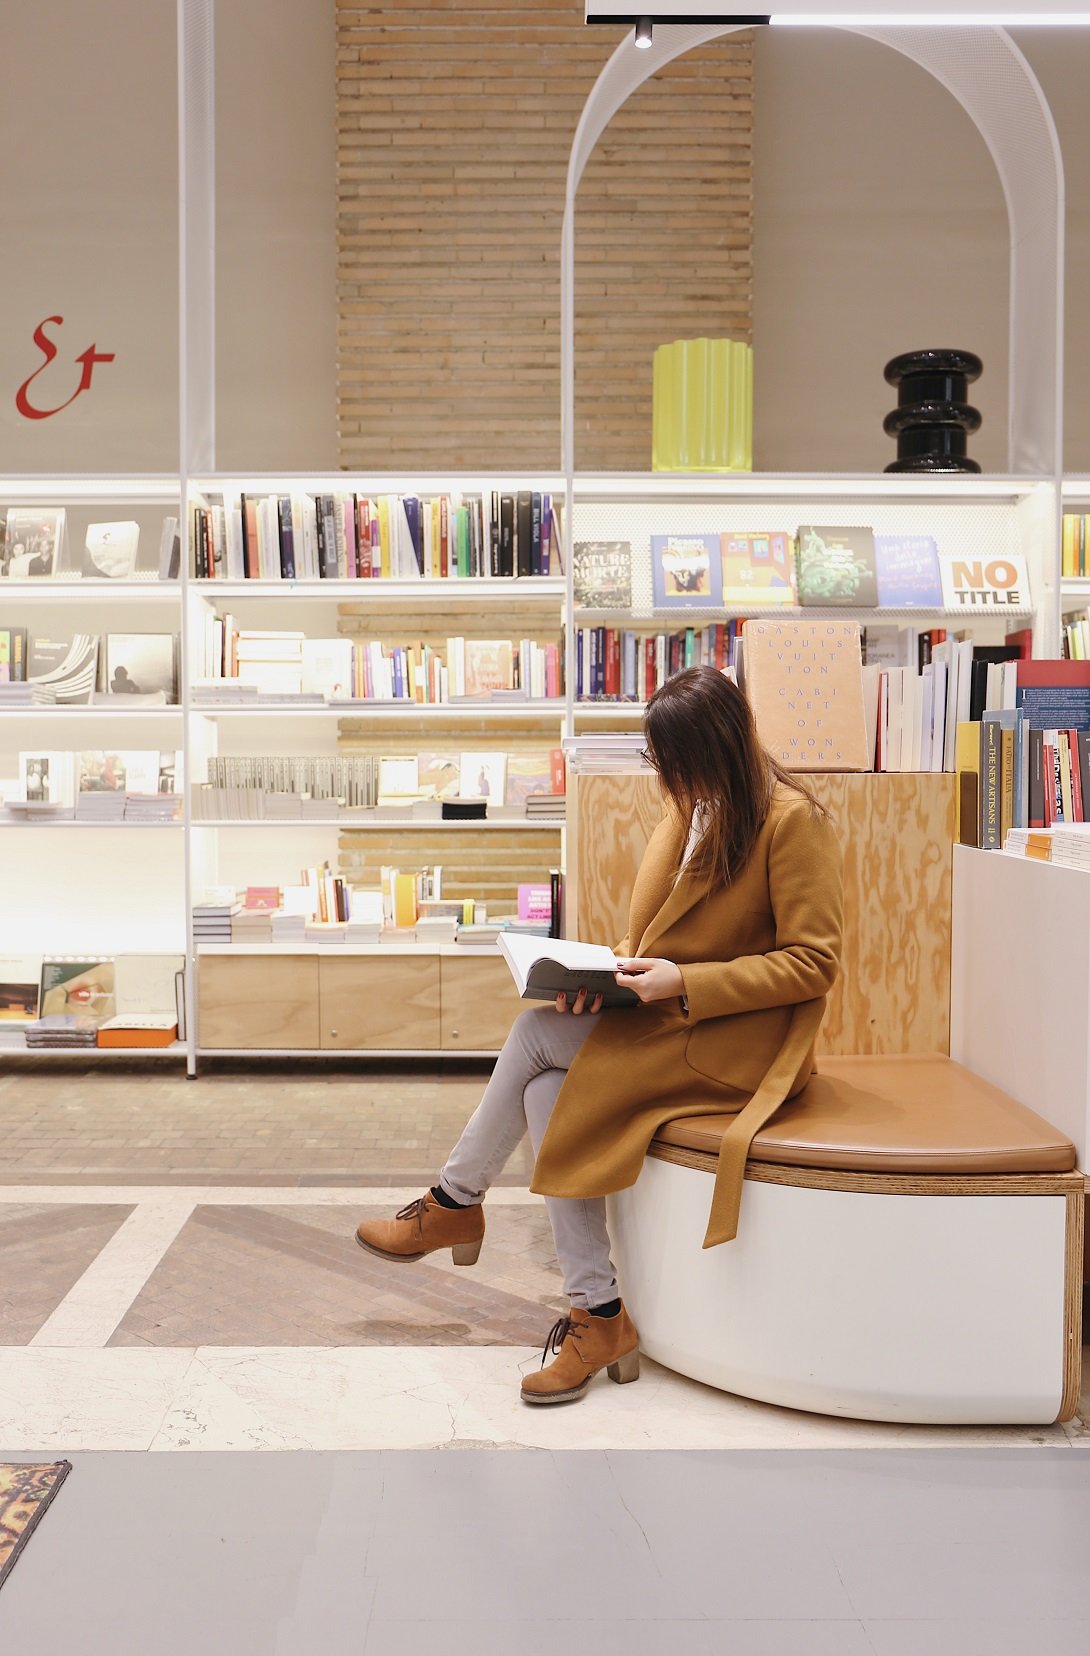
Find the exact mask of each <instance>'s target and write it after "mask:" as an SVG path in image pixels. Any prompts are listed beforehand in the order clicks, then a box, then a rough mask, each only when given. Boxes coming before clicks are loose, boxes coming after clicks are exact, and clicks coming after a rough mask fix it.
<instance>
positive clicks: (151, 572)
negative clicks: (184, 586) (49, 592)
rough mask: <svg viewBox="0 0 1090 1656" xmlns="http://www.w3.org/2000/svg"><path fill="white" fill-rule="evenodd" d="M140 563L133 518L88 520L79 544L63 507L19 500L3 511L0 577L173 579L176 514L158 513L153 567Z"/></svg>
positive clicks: (178, 555) (175, 575) (175, 571)
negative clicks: (159, 514)
mask: <svg viewBox="0 0 1090 1656" xmlns="http://www.w3.org/2000/svg"><path fill="white" fill-rule="evenodd" d="M139 564H140V525H139V523H137V522H136V520H135V519H133V518H124V519H111V520H109V521H106V522H95V523H89V524H88V525H87V528H86V530H85V532H84V537H83V543H82V545H81V546H79V547H76V546H75V545H73V543H72V539H71V537H70V535H69V532H68V512H67V508H66V507H64V506H58V505H50V504H46V505H25V504H22V505H18V506H8V507H7V508H6V510H4V511H3V515H2V521H0V582H3V581H5V580H7V581H10V582H16V581H30V582H33V581H37V580H60V581H77V580H81V579H84V578H86V579H88V580H92V581H122V582H127V581H141V582H144V583H147V584H151V583H152V582H154V581H156V580H159V581H174V580H177V579H178V577H179V575H180V573H181V570H180V565H181V541H180V537H179V532H178V519H177V517H176V516H167V517H164V518H163V522H162V529H161V532H160V537H159V546H158V563H157V567H156V568H153V569H147V568H145V569H141V568H140V567H139ZM0 590H2V588H0Z"/></svg>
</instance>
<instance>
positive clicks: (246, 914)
mask: <svg viewBox="0 0 1090 1656" xmlns="http://www.w3.org/2000/svg"><path fill="white" fill-rule="evenodd" d="M272 919H273V917H272V915H271V914H270V913H268V912H267V911H262V910H261V909H241V910H240V911H239V913H238V914H233V915H232V916H231V942H232V943H271V942H272V940H273V929H272Z"/></svg>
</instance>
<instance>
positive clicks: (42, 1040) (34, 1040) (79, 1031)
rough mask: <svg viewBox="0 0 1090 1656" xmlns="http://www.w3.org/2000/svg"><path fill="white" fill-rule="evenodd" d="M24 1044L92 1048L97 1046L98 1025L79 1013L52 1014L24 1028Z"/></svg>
mask: <svg viewBox="0 0 1090 1656" xmlns="http://www.w3.org/2000/svg"><path fill="white" fill-rule="evenodd" d="M26 1044H27V1046H28V1047H29V1048H30V1049H31V1050H32V1051H33V1050H35V1049H36V1048H39V1047H93V1046H97V1045H98V1025H97V1024H96V1023H95V1022H94V1021H93V1019H90V1018H88V1017H87V1016H86V1015H85V1014H84V1013H81V1012H54V1013H51V1014H50V1015H49V1016H48V1017H45V1018H38V1019H37V1020H36V1022H34V1023H31V1024H27V1026H26Z"/></svg>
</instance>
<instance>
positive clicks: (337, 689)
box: [193, 615, 564, 706]
mask: <svg viewBox="0 0 1090 1656" xmlns="http://www.w3.org/2000/svg"><path fill="white" fill-rule="evenodd" d="M202 644H203V648H202V675H201V678H200V680H199V681H198V682H197V683H196V684H195V685H194V692H193V694H194V700H195V701H208V700H219V699H222V698H225V697H232V698H237V699H239V700H245V699H247V698H248V697H250V698H257V697H260V696H262V695H264V696H268V697H275V698H278V699H286V698H291V697H299V696H307V697H311V698H313V699H315V700H316V701H327V702H339V701H382V702H417V703H419V704H420V705H421V706H425V705H427V706H432V705H436V704H439V703H447V702H456V701H462V700H465V701H479V700H496V699H504V698H507V699H511V698H526V699H531V700H546V699H555V698H558V697H560V696H562V695H563V693H564V675H563V650H562V647H561V645H560V643H559V642H555V643H544V644H542V643H538V642H537V641H536V640H534V639H528V638H523V639H519V640H512V639H510V638H464V637H451V638H448V639H447V642H446V650H445V652H444V651H443V650H440V649H436V648H435V647H434V646H433V645H431V644H423V643H407V644H403V645H402V644H382V643H378V642H376V641H372V640H366V639H351V638H307V637H306V636H305V635H304V634H303V633H301V632H289V631H283V630H280V631H273V630H269V629H254V628H249V627H238V626H237V625H236V624H235V619H234V617H233V616H231V615H224V616H222V617H221V616H218V615H209V616H208V617H207V618H206V621H205V627H204V634H203V640H202Z"/></svg>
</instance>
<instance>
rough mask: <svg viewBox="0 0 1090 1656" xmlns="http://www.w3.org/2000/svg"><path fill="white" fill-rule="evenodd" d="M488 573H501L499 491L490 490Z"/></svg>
mask: <svg viewBox="0 0 1090 1656" xmlns="http://www.w3.org/2000/svg"><path fill="white" fill-rule="evenodd" d="M488 573H489V574H490V575H501V574H502V573H503V571H502V570H501V568H500V492H499V490H498V489H493V490H492V503H491V510H490V512H489V514H488Z"/></svg>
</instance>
